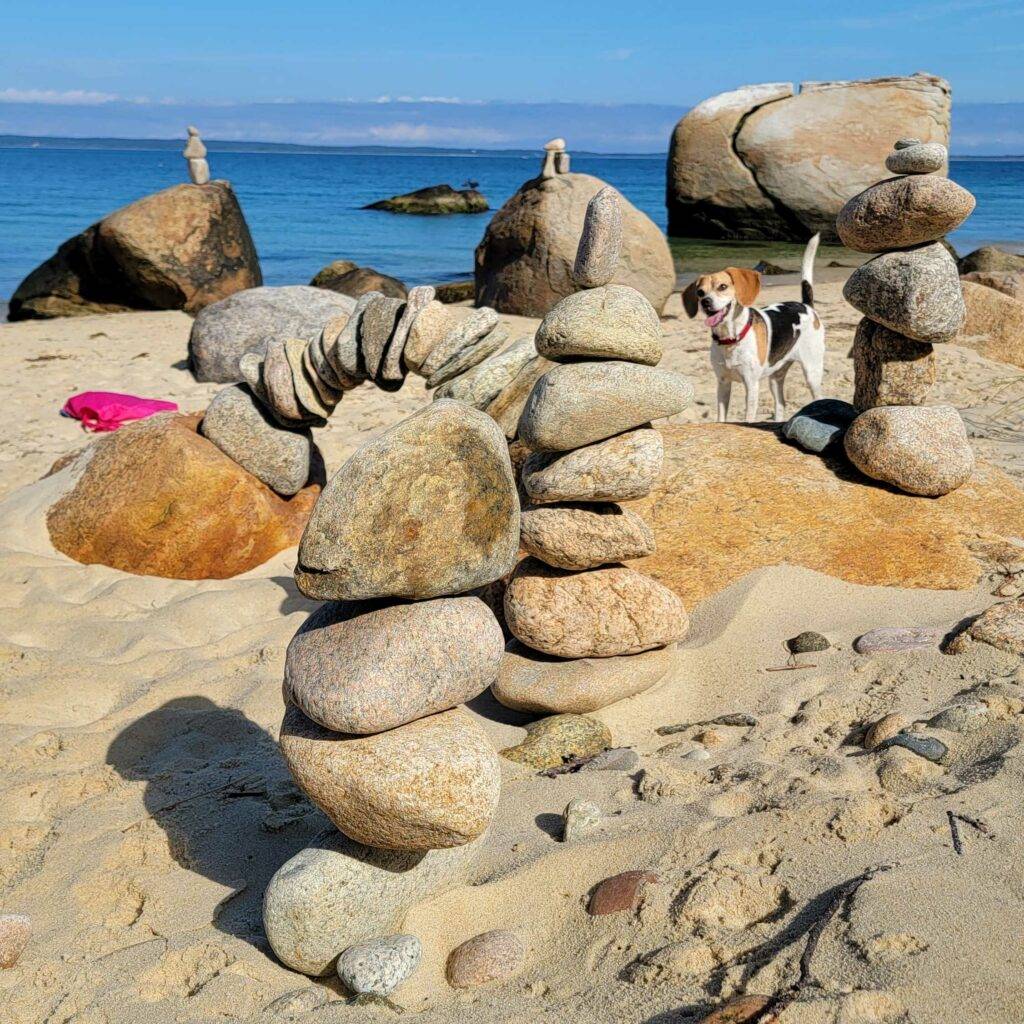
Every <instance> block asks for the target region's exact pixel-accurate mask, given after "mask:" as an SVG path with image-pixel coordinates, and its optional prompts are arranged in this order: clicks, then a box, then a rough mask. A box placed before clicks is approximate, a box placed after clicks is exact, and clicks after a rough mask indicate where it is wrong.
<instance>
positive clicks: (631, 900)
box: [587, 871, 658, 917]
mask: <svg viewBox="0 0 1024 1024" xmlns="http://www.w3.org/2000/svg"><path fill="white" fill-rule="evenodd" d="M657 881H658V876H657V875H656V874H655V873H654V872H653V871H623V872H622V873H621V874H618V875H612V877H611V878H606V879H605V880H604V881H603V882H599V883H598V885H597V887H596V888H595V889H594V891H593V892H592V893H591V895H590V902H589V903H588V904H587V913H588V914H589V915H590V916H591V917H604V916H605V915H606V914H618V913H621V912H622V911H624V910H628V911H633V910H636V909H637V907H638V906H639V905H640V898H641V896H642V895H643V888H644V886H645V885H647V884H648V883H650V882H657Z"/></svg>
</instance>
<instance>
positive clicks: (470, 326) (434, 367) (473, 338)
mask: <svg viewBox="0 0 1024 1024" xmlns="http://www.w3.org/2000/svg"><path fill="white" fill-rule="evenodd" d="M497 326H498V314H497V313H495V311H494V310H493V309H491V308H490V307H489V306H481V307H480V308H479V309H474V310H473V311H472V312H471V313H470V314H469V316H467V317H464V318H463V319H461V320H458V321H457V322H456V323H455V326H454V327H452V328H451V329H450V330H449V331H448V333H447V334H446V335H445V336H444V338H442V339H441V341H439V342H438V343H437V344H436V345H435V346H434V347H433V348H432V349H431V351H430V354H429V355H428V356H427V357H426V358H425V359H424V360H423V362H422V363H421V364H420V367H419V370H418V371H417V372H418V373H419V374H420V376H422V377H426V378H428V379H429V378H430V377H432V376H434V375H435V374H436V373H437V372H438V371H439V370H440V369H441V368H442V367H443V366H445V365H447V364H449V363H450V362H451V361H452V360H453V359H455V358H456V357H457V356H458V354H459V353H460V352H461V351H462V350H463V349H467V348H472V347H473V346H475V345H476V344H477V343H478V342H479V341H480V339H481V338H484V337H486V336H487V335H488V334H490V333H491V331H493V330H494V328H495V327H497Z"/></svg>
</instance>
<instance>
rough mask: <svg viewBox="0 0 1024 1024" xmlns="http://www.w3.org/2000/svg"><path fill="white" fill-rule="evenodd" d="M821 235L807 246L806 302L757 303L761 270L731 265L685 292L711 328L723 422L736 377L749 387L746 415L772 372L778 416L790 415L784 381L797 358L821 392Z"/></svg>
mask: <svg viewBox="0 0 1024 1024" xmlns="http://www.w3.org/2000/svg"><path fill="white" fill-rule="evenodd" d="M820 237H821V236H820V235H815V236H814V237H813V238H812V239H811V240H810V241H809V242H808V243H807V248H806V249H805V250H804V258H803V263H802V265H801V268H800V278H801V282H800V283H801V298H802V300H803V301H802V302H776V303H774V304H773V305H771V306H765V307H764V308H763V309H756V308H755V307H754V300H755V299H756V298H757V295H758V293H759V292H760V291H761V275H760V274H759V273H758V272H757V271H756V270H744V269H741V268H739V267H726V268H725V270H721V271H719V272H718V273H717V274H702V275H701V276H700V277H698V278H697V280H696V281H694V282H693V283H692V284H691V285H689V286H688V287H687V289H686V291H684V292H683V308H684V309H685V310H686V315H687V316H689V317H690V319H691V320H692V319H693V318H694V317H695V316H696V315H697V312H698V310H699V311H700V312H702V313H703V314H704V316H705V317H706V320H705V323H706V324H707V326H708V327H710V328H711V366H712V367H713V369H714V371H715V376H716V377H717V378H718V422H719V423H724V422H725V421H726V419H727V418H728V416H729V397H730V395H731V393H732V385H733V382H734V381H743V386H744V387H745V388H746V392H747V406H746V420H747V423H753V422H754V420H756V419H757V400H758V395H759V392H760V388H761V381H762V380H764V378H765V377H767V378H768V386H769V387H770V388H771V393H772V400H773V402H774V404H775V419H776V420H777V421H778V420H783V419H785V418H786V398H785V394H784V387H785V382H786V374H787V373H788V372H789V368H790V367H791V366H792V365H793V364H794V363H799V364H800V368H801V369H802V370H803V373H804V378H805V379H806V380H807V386H808V387H809V388H810V389H811V394H812V395H813V397H814V399H815V400H817V399H819V398H821V395H822V392H821V377H822V371H823V368H824V362H825V328H824V326H823V325H822V322H821V319H820V317H819V316H818V314H817V313H816V312H815V311H814V307H813V305H812V304H813V302H814V256H815V254H816V253H817V251H818V242H819V240H820Z"/></svg>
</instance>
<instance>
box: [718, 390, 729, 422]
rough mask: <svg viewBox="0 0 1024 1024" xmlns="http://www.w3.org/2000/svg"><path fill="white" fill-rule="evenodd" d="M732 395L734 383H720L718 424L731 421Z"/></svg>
mask: <svg viewBox="0 0 1024 1024" xmlns="http://www.w3.org/2000/svg"><path fill="white" fill-rule="evenodd" d="M731 395H732V381H731V380H720V381H719V382H718V422H719V423H725V422H726V421H727V420H728V419H729V398H730V396H731Z"/></svg>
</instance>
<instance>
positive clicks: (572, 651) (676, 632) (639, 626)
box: [505, 558, 689, 658]
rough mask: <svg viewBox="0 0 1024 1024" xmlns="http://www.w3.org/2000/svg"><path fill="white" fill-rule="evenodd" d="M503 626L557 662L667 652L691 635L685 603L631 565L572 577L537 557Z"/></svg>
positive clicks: (525, 568)
mask: <svg viewBox="0 0 1024 1024" xmlns="http://www.w3.org/2000/svg"><path fill="white" fill-rule="evenodd" d="M505 620H506V623H507V625H508V628H509V629H510V630H511V632H512V634H513V635H514V636H515V637H516V639H517V640H519V641H520V642H521V643H524V644H526V646H527V647H532V648H533V649H534V650H537V651H543V652H544V653H545V654H551V655H554V656H556V657H559V658H595V657H596V658H604V657H609V656H612V655H620V654H638V653H639V652H640V651H647V650H651V649H652V648H655V647H664V646H665V645H666V644H670V643H674V642H675V641H677V640H681V639H682V638H683V637H684V636H685V635H686V630H687V627H688V625H689V619H688V617H687V614H686V609H685V608H684V607H683V602H682V601H680V600H679V598H678V597H677V596H676V595H675V594H674V593H673V592H672V591H671V590H669V589H668V587H665V586H663V585H662V584H661V583H658V582H657V580H653V579H651V578H650V577H649V576H644V575H643V574H642V573H639V572H636V570H634V569H628V568H626V567H625V566H610V567H608V568H605V569H593V570H591V571H589V572H577V573H570V572H565V571H563V570H561V569H554V568H552V567H551V566H548V565H544V564H543V563H542V562H538V561H537V560H536V559H534V558H528V559H526V560H525V561H523V562H520V563H519V565H518V566H517V567H516V570H515V572H514V573H513V575H512V579H511V581H510V582H509V585H508V587H507V588H506V590H505Z"/></svg>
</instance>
